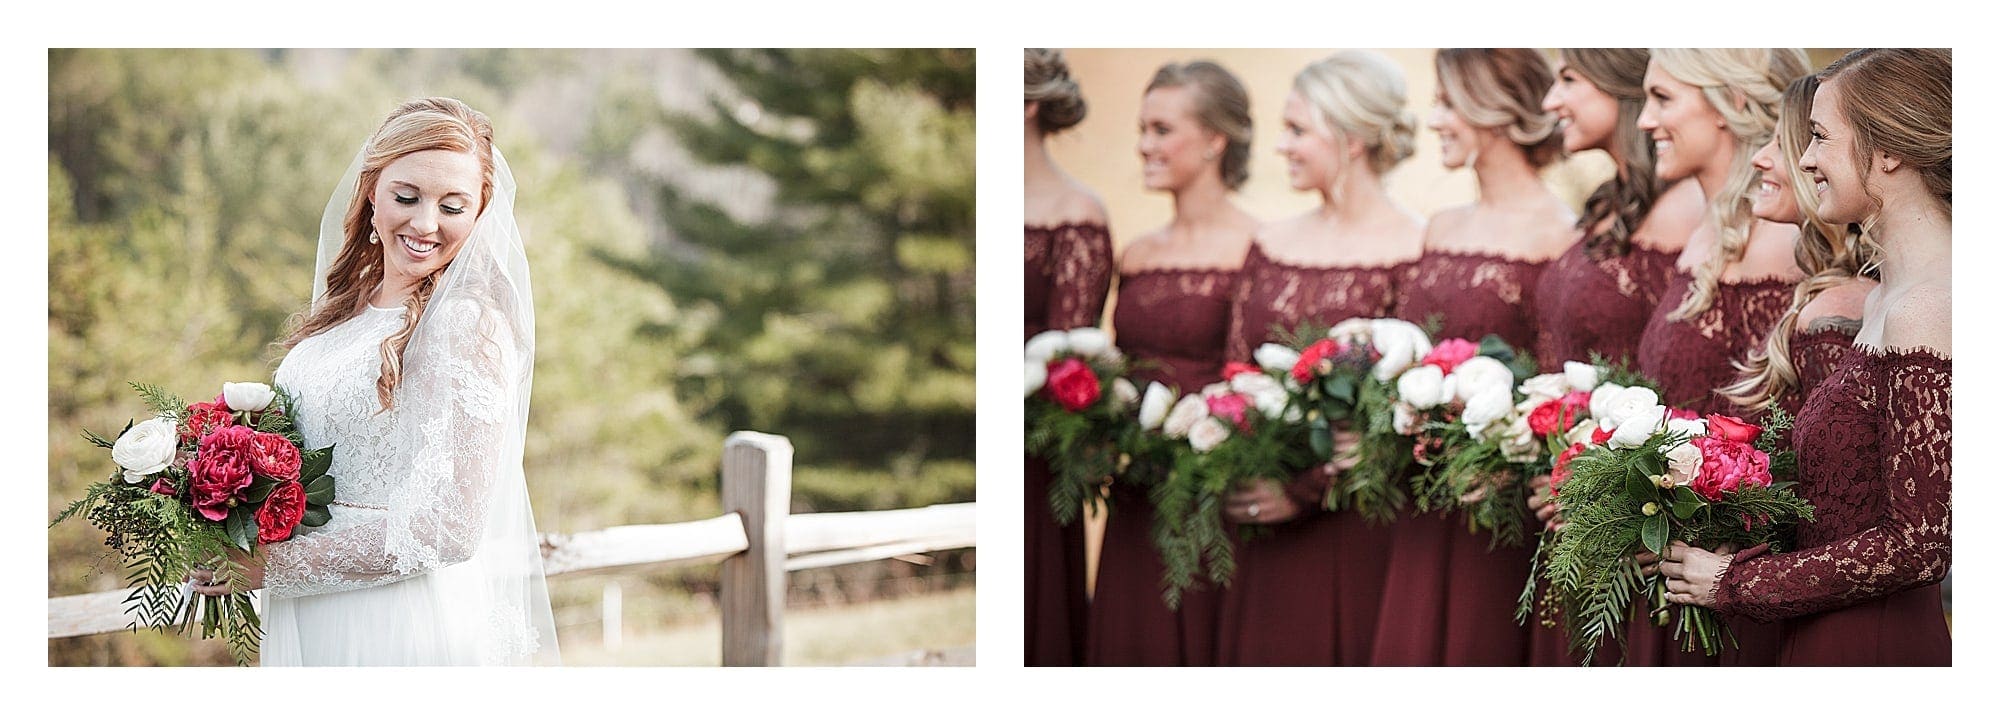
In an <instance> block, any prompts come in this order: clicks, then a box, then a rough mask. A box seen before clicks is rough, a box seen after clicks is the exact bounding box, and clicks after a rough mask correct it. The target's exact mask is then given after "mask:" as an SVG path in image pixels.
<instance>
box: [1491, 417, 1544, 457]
mask: <svg viewBox="0 0 2000 715" xmlns="http://www.w3.org/2000/svg"><path fill="white" fill-rule="evenodd" d="M1500 456H1502V457H1506V458H1507V461H1509V462H1513V463H1515V464H1530V463H1533V462H1534V461H1535V460H1537V459H1540V458H1541V456H1542V441H1541V440H1540V439H1536V438H1535V431H1534V430H1532V429H1529V428H1528V421H1527V420H1524V419H1515V420H1510V421H1508V422H1507V429H1506V430H1505V431H1503V432H1501V433H1500Z"/></svg>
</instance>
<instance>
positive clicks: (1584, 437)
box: [1563, 417, 1597, 444]
mask: <svg viewBox="0 0 2000 715" xmlns="http://www.w3.org/2000/svg"><path fill="white" fill-rule="evenodd" d="M1594 434H1597V420H1593V419H1591V418H1588V417H1585V418H1583V419H1580V420H1577V421H1576V424H1575V425H1573V426H1571V427H1570V428H1569V431H1568V432H1564V433H1563V439H1566V440H1569V443H1570V444H1576V443H1578V442H1582V443H1584V444H1590V436H1591V435H1594Z"/></svg>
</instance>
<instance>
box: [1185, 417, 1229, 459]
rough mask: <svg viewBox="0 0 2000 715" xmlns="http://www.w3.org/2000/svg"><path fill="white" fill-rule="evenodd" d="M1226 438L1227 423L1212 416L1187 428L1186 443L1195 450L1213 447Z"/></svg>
mask: <svg viewBox="0 0 2000 715" xmlns="http://www.w3.org/2000/svg"><path fill="white" fill-rule="evenodd" d="M1227 439H1229V425H1226V424H1223V423H1222V420H1219V419H1216V418H1213V417H1210V418H1207V419H1203V420H1201V421H1200V422H1196V423H1194V427H1193V428H1191V429H1189V430H1188V445H1189V446H1191V447H1194V451H1196V452H1207V451H1209V450H1211V449H1215V446H1216V445H1219V444H1222V442H1223V441H1224V440H1227Z"/></svg>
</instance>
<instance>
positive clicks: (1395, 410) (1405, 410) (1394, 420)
mask: <svg viewBox="0 0 2000 715" xmlns="http://www.w3.org/2000/svg"><path fill="white" fill-rule="evenodd" d="M1389 415H1390V422H1389V425H1390V426H1391V427H1393V428H1395V430H1396V434H1402V435H1411V434H1416V433H1417V410H1416V408H1414V407H1411V406H1410V403H1407V402H1403V401H1401V400H1398V401H1396V404H1394V405H1390V406H1389Z"/></svg>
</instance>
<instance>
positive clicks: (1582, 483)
mask: <svg viewBox="0 0 2000 715" xmlns="http://www.w3.org/2000/svg"><path fill="white" fill-rule="evenodd" d="M1589 410H1590V415H1591V419H1592V420H1594V421H1595V422H1596V425H1595V426H1594V427H1593V428H1592V430H1591V435H1590V437H1589V438H1588V439H1585V440H1579V441H1576V442H1575V443H1573V444H1571V445H1569V446H1568V447H1567V448H1565V449H1564V450H1563V452H1562V453H1560V454H1558V455H1557V456H1556V458H1555V463H1554V465H1553V467H1554V471H1553V472H1552V473H1551V474H1550V477H1551V481H1552V482H1553V483H1554V494H1555V500H1556V503H1557V505H1558V506H1559V508H1560V509H1561V511H1562V516H1563V519H1564V520H1566V521H1567V522H1568V524H1567V525H1566V526H1564V527H1563V528H1562V529H1561V530H1558V531H1555V532H1551V535H1550V536H1549V537H1548V538H1547V539H1545V541H1544V544H1543V546H1544V547H1545V551H1546V552H1547V553H1546V560H1545V561H1544V560H1542V559H1538V560H1537V562H1536V572H1535V573H1531V574H1530V576H1529V582H1530V584H1531V585H1530V587H1529V588H1530V591H1532V590H1533V586H1532V584H1533V583H1534V580H1535V578H1536V577H1537V576H1546V577H1547V578H1548V581H1549V589H1550V593H1549V596H1550V598H1549V599H1548V600H1549V601H1550V603H1548V604H1545V605H1552V606H1553V608H1554V610H1555V612H1556V613H1555V614H1550V615H1552V616H1555V617H1557V618H1558V619H1559V620H1561V621H1562V623H1563V625H1564V627H1565V628H1566V630H1567V631H1568V633H1569V636H1570V642H1571V643H1572V644H1573V646H1574V647H1575V648H1577V649H1579V650H1580V651H1581V652H1580V655H1581V657H1582V659H1583V660H1582V662H1584V663H1588V662H1590V659H1591V657H1592V656H1593V655H1594V654H1595V652H1596V649H1597V646H1598V644H1599V642H1600V639H1601V638H1603V637H1604V636H1605V635H1607V634H1610V635H1613V636H1616V637H1621V638H1622V634H1623V626H1624V623H1625V619H1626V618H1627V617H1628V615H1629V613H1630V611H1631V608H1632V606H1633V604H1634V603H1635V602H1637V601H1643V602H1644V603H1645V604H1647V606H1648V611H1649V614H1650V616H1651V617H1652V618H1653V620H1654V623H1655V624H1657V625H1661V626H1665V625H1667V622H1668V620H1669V619H1670V618H1671V617H1672V616H1673V615H1674V614H1673V613H1672V612H1671V611H1670V610H1669V609H1668V607H1667V603H1666V600H1665V599H1666V584H1665V577H1664V576H1660V575H1658V574H1654V575H1651V576H1648V575H1645V574H1643V573H1642V572H1641V571H1640V567H1639V565H1638V563H1637V562H1636V561H1634V559H1633V555H1634V554H1635V553H1637V552H1638V550H1639V549H1640V548H1644V549H1646V550H1648V551H1651V552H1653V553H1665V551H1666V549H1667V544H1668V542H1670V541H1675V540H1679V541H1684V542H1686V543H1689V544H1693V545H1696V546H1699V547H1701V548H1704V549H1711V550H1713V549H1715V548H1718V547H1720V546H1722V545H1724V544H1736V545H1738V546H1743V547H1748V546H1752V545H1756V544H1771V545H1772V546H1773V548H1774V549H1781V548H1782V547H1783V546H1784V544H1783V543H1781V541H1782V539H1783V538H1784V536H1785V535H1786V533H1787V532H1788V531H1789V527H1791V526H1793V525H1795V524H1797V523H1798V522H1799V521H1801V520H1810V519H1812V515H1813V508H1812V505H1810V504H1808V503H1806V501H1805V500H1804V499H1801V498H1799V496H1798V495H1796V494H1794V493H1792V491H1791V489H1790V486H1791V485H1790V484H1789V483H1787V482H1780V481H1777V480H1778V479H1780V478H1783V477H1786V476H1789V475H1790V474H1791V473H1792V471H1793V468H1794V465H1795V464H1796V460H1795V458H1794V455H1792V453H1790V452H1788V451H1783V450H1780V449H1779V445H1780V444H1781V443H1782V442H1781V440H1782V438H1783V433H1784V432H1785V431H1786V430H1788V429H1790V427H1791V416H1790V415H1787V414H1785V413H1784V412H1783V411H1782V410H1774V411H1773V412H1772V413H1771V414H1770V415H1769V416H1767V417H1766V418H1765V420H1764V424H1763V426H1761V427H1760V426H1754V425H1750V424H1746V423H1744V422H1742V421H1740V420H1737V419H1734V418H1731V417H1728V416H1725V415H1709V416H1708V417H1707V418H1705V419H1701V418H1697V417H1696V416H1695V415H1694V414H1693V413H1691V412H1688V411H1685V410H1671V409H1669V408H1667V407H1665V406H1663V405H1661V404H1660V402H1659V395H1658V393H1656V392H1654V391H1653V390H1652V389H1651V388H1648V387H1642V386H1633V385H1621V384H1615V383H1608V384H1603V385H1599V386H1597V388H1596V389H1595V390H1593V391H1592V392H1591V393H1590V399H1589ZM1529 598H1530V596H1529V595H1528V594H1527V593H1524V594H1523V603H1522V608H1523V609H1524V610H1525V609H1526V608H1528V600H1529ZM1678 615H1679V619H1678V622H1677V624H1676V625H1675V629H1676V631H1675V638H1676V639H1677V640H1681V641H1682V648H1683V649H1684V650H1690V651H1692V650H1693V649H1694V647H1695V645H1696V644H1697V643H1699V644H1700V646H1701V648H1702V652H1703V653H1704V654H1707V655H1715V654H1716V653H1718V652H1720V650H1721V648H1722V647H1723V645H1724V644H1725V643H1733V642H1734V637H1733V636H1731V635H1730V633H1729V631H1728V628H1727V627H1726V626H1725V625H1724V624H1723V623H1722V622H1721V621H1720V620H1718V619H1717V618H1716V617H1715V613H1714V612H1713V611H1710V610H1708V609H1706V608H1699V607H1687V606H1683V607H1680V608H1678Z"/></svg>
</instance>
